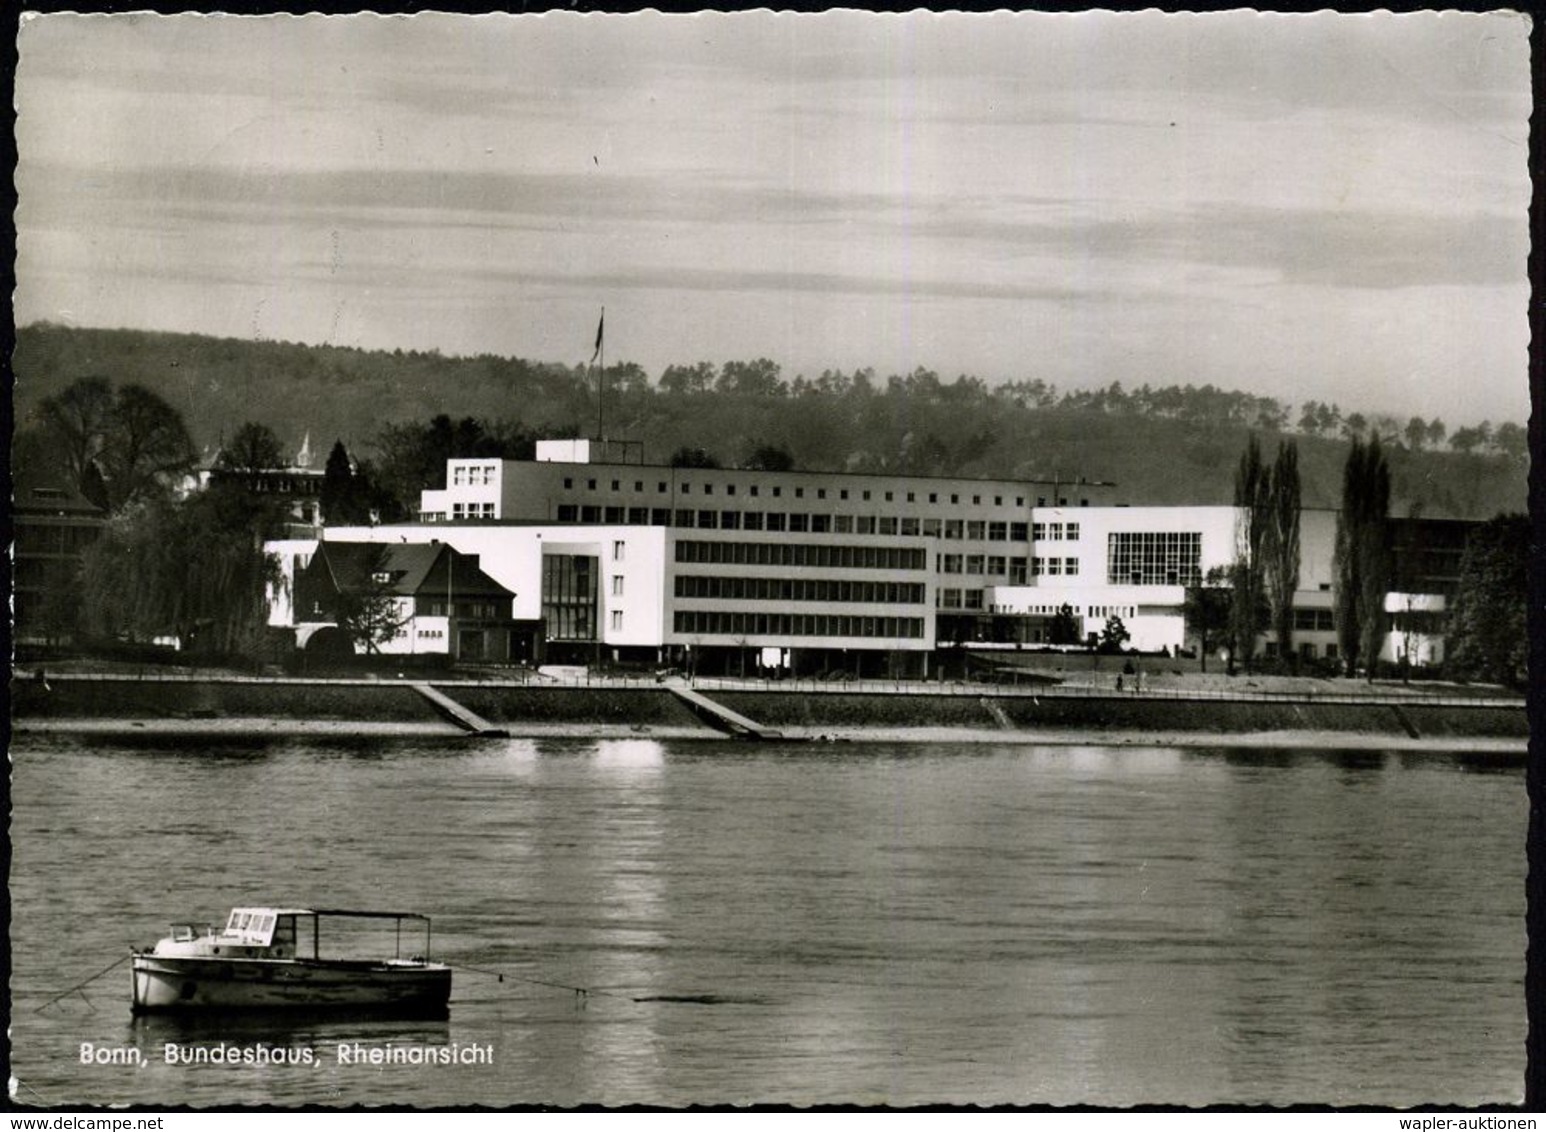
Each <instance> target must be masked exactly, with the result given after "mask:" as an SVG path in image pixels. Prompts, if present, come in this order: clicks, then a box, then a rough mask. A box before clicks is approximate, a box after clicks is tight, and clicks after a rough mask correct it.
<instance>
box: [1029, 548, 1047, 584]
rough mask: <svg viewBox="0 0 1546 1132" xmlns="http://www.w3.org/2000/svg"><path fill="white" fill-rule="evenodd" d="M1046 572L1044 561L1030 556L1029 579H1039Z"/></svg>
mask: <svg viewBox="0 0 1546 1132" xmlns="http://www.w3.org/2000/svg"><path fill="white" fill-rule="evenodd" d="M1046 571H1047V563H1046V559H1044V558H1040V557H1037V556H1036V555H1034V554H1033V555H1031V577H1033V578H1039V577H1041V576H1042V575H1043V574H1044V573H1046Z"/></svg>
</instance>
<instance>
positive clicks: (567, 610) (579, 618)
mask: <svg viewBox="0 0 1546 1132" xmlns="http://www.w3.org/2000/svg"><path fill="white" fill-rule="evenodd" d="M600 573H601V571H600V569H599V567H598V565H597V560H596V558H595V556H593V555H584V554H544V555H543V556H542V620H543V621H544V622H546V631H547V637H548V640H550V641H594V640H595V639H596V627H597V626H596V587H597V579H598V578H599V576H600Z"/></svg>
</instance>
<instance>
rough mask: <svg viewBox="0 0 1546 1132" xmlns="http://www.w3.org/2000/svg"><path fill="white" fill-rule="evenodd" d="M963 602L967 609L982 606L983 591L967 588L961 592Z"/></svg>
mask: <svg viewBox="0 0 1546 1132" xmlns="http://www.w3.org/2000/svg"><path fill="white" fill-rule="evenodd" d="M961 604H962V605H963V606H964V607H965V608H967V609H981V608H982V591H981V590H966V591H965V592H964V593H962V594H961Z"/></svg>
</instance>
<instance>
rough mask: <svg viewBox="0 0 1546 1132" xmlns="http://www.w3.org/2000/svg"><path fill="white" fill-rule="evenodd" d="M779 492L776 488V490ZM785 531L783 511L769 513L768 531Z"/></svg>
mask: <svg viewBox="0 0 1546 1132" xmlns="http://www.w3.org/2000/svg"><path fill="white" fill-rule="evenodd" d="M774 490H775V491H776V490H777V489H776V488H775V489H774ZM783 529H784V513H783V512H782V511H769V512H768V530H770V531H781V530H783Z"/></svg>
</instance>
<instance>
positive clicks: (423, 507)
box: [362, 459, 506, 542]
mask: <svg viewBox="0 0 1546 1132" xmlns="http://www.w3.org/2000/svg"><path fill="white" fill-rule="evenodd" d="M505 463H506V462H505V461H504V460H481V459H480V460H447V461H446V486H445V488H444V489H442V490H430V491H424V492H421V493H420V496H419V510H420V512H421V513H422V514H423V515H424V516H425V519H426V520H427V521H429V522H451V523H455V522H462V521H466V520H470V519H502V518H504V506H503V503H504V474H505ZM362 541H363V540H362ZM447 541H448V542H449V541H450V540H449V539H448V540H447Z"/></svg>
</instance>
